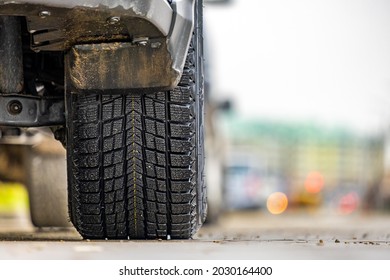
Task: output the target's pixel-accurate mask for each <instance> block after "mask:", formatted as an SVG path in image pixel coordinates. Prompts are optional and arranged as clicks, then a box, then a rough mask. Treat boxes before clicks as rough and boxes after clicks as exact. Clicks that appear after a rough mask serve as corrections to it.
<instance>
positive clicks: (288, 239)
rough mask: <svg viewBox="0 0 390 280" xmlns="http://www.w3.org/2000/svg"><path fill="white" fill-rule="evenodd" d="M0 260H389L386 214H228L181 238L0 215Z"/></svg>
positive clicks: (388, 218) (389, 220) (389, 216)
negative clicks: (122, 235) (83, 229)
mask: <svg viewBox="0 0 390 280" xmlns="http://www.w3.org/2000/svg"><path fill="white" fill-rule="evenodd" d="M0 259H202V260H203V259H273V260H279V259H390V214H383V213H382V214H380V213H360V214H354V215H349V216H338V215H335V214H326V213H325V212H313V213H311V214H307V213H299V212H298V213H297V212H294V213H286V214H283V215H280V216H272V215H269V214H266V213H264V212H260V211H251V212H239V213H228V214H225V215H224V216H222V218H221V219H220V221H219V222H218V223H217V224H215V225H206V226H204V227H202V229H201V230H200V231H199V233H198V234H197V235H196V236H195V237H194V239H193V240H184V241H182V240H180V241H175V240H169V241H165V240H164V241H163V240H154V241H133V240H129V241H90V240H82V239H81V237H80V236H79V235H78V234H77V232H75V231H74V230H72V229H70V230H58V229H57V230H36V229H34V228H32V227H31V225H30V224H29V221H28V220H27V219H26V217H22V218H20V217H19V218H18V219H15V218H1V219H0Z"/></svg>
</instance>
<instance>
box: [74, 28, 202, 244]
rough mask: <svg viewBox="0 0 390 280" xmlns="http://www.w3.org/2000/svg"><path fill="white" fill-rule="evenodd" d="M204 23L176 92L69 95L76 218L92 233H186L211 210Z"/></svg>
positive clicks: (83, 230) (109, 236) (94, 235)
mask: <svg viewBox="0 0 390 280" xmlns="http://www.w3.org/2000/svg"><path fill="white" fill-rule="evenodd" d="M200 30H201V29H198V28H195V31H194V36H193V40H192V43H191V45H190V48H189V51H188V55H187V60H186V64H185V68H184V72H183V75H182V78H181V81H180V83H179V85H178V86H177V87H176V88H175V89H174V90H172V91H167V92H157V93H145V94H133V93H129V94H94V93H89V94H88V93H77V94H69V95H68V96H67V98H68V100H67V104H68V108H69V109H68V110H69V111H68V117H67V155H68V195H69V212H70V217H71V221H72V222H73V224H74V226H75V227H76V229H77V230H78V231H79V233H80V234H81V235H82V236H83V237H84V238H90V239H103V238H107V239H128V238H130V239H155V238H162V239H170V238H175V239H187V238H190V237H191V236H193V234H194V233H195V232H196V231H197V229H198V228H199V226H200V225H201V224H202V223H203V221H204V220H205V216H206V213H205V212H206V194H205V191H206V190H205V185H204V180H203V173H204V147H203V145H204V139H203V138H204V137H203V73H202V64H203V62H202V55H203V53H202V42H201V38H202V36H201V32H200Z"/></svg>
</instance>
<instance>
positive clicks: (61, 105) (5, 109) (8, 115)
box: [0, 94, 65, 127]
mask: <svg viewBox="0 0 390 280" xmlns="http://www.w3.org/2000/svg"><path fill="white" fill-rule="evenodd" d="M64 124H65V102H64V99H63V98H62V97H55V98H47V97H37V96H28V95H21V94H7V95H0V126H15V127H38V126H54V125H64Z"/></svg>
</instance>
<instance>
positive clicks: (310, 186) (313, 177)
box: [305, 171, 325, 193]
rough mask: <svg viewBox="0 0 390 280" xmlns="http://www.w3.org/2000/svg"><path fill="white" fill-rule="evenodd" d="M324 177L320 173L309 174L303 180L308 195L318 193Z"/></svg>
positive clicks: (322, 185)
mask: <svg viewBox="0 0 390 280" xmlns="http://www.w3.org/2000/svg"><path fill="white" fill-rule="evenodd" d="M324 183H325V181H324V176H322V174H321V173H320V172H317V171H313V172H310V173H309V174H308V175H307V177H306V180H305V189H306V191H307V192H308V193H319V192H320V191H321V190H322V188H323V187H324Z"/></svg>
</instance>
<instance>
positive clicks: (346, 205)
mask: <svg viewBox="0 0 390 280" xmlns="http://www.w3.org/2000/svg"><path fill="white" fill-rule="evenodd" d="M358 206H359V196H358V194H357V193H356V192H349V193H347V194H345V195H343V196H342V197H341V198H340V200H339V212H340V213H341V214H344V215H348V214H351V213H352V212H354V211H355V210H356V209H357V208H358Z"/></svg>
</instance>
